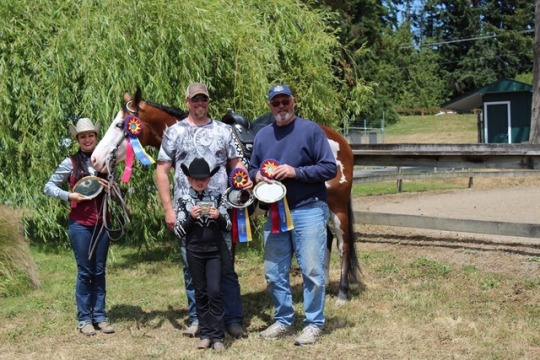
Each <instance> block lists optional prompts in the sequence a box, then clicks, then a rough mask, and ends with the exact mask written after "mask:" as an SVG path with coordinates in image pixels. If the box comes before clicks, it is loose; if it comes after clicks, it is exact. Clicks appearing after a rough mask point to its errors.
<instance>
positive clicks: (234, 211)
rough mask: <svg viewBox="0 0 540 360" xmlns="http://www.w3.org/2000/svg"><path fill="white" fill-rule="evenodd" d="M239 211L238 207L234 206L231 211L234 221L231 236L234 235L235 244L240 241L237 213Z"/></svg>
mask: <svg viewBox="0 0 540 360" xmlns="http://www.w3.org/2000/svg"><path fill="white" fill-rule="evenodd" d="M237 211H238V209H237V208H232V212H231V222H232V229H231V236H232V241H233V244H237V243H238V214H237Z"/></svg>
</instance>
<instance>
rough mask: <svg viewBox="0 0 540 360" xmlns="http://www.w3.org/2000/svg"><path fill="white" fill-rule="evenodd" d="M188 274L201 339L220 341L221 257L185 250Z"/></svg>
mask: <svg viewBox="0 0 540 360" xmlns="http://www.w3.org/2000/svg"><path fill="white" fill-rule="evenodd" d="M186 255H187V262H188V266H189V272H190V274H191V278H192V280H193V286H194V288H195V306H196V308H197V318H198V320H199V331H200V338H201V339H210V340H212V342H215V341H221V340H223V338H224V336H225V335H224V333H223V320H224V311H223V296H222V295H221V291H220V287H221V266H222V261H221V255H220V251H215V252H208V253H204V252H193V251H190V250H187V254H186Z"/></svg>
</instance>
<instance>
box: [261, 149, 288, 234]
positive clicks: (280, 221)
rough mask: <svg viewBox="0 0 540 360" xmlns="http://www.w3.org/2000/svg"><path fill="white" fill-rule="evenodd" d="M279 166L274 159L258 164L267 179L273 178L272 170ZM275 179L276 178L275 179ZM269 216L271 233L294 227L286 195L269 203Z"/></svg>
mask: <svg viewBox="0 0 540 360" xmlns="http://www.w3.org/2000/svg"><path fill="white" fill-rule="evenodd" d="M278 166H279V162H278V161H277V160H274V159H268V160H265V161H263V162H262V164H261V166H260V171H261V174H262V175H263V176H264V177H267V178H269V179H273V178H274V172H275V171H276V168H277V167H278ZM275 181H277V180H275ZM270 217H271V219H272V234H277V233H279V232H280V231H291V230H293V229H294V224H293V221H292V216H291V211H290V209H289V204H288V203H287V197H286V196H284V197H283V199H281V200H278V201H276V202H274V203H271V204H270Z"/></svg>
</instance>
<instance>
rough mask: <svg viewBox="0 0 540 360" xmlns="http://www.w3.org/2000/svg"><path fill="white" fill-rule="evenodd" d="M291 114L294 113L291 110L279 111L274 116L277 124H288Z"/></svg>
mask: <svg viewBox="0 0 540 360" xmlns="http://www.w3.org/2000/svg"><path fill="white" fill-rule="evenodd" d="M293 115H294V114H293V113H292V112H286V113H282V112H280V113H278V114H277V115H275V116H274V117H275V118H276V121H277V123H278V124H288V123H289V121H290V120H291V119H292V117H293Z"/></svg>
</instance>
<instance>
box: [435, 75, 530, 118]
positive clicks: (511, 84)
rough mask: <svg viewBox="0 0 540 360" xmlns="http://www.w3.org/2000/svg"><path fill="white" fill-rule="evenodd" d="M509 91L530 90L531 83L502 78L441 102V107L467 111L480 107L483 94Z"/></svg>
mask: <svg viewBox="0 0 540 360" xmlns="http://www.w3.org/2000/svg"><path fill="white" fill-rule="evenodd" d="M509 92H532V85H529V84H525V83H522V82H519V81H515V80H510V79H503V80H499V81H497V82H494V83H492V84H489V85H486V86H484V87H481V88H478V89H476V90H473V91H471V92H469V93H467V94H464V95H461V96H459V97H457V98H455V99H454V100H450V101H447V102H445V103H444V104H441V108H443V109H449V110H453V111H457V112H467V111H471V110H472V109H476V108H481V107H482V97H483V95H485V94H495V93H509Z"/></svg>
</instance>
